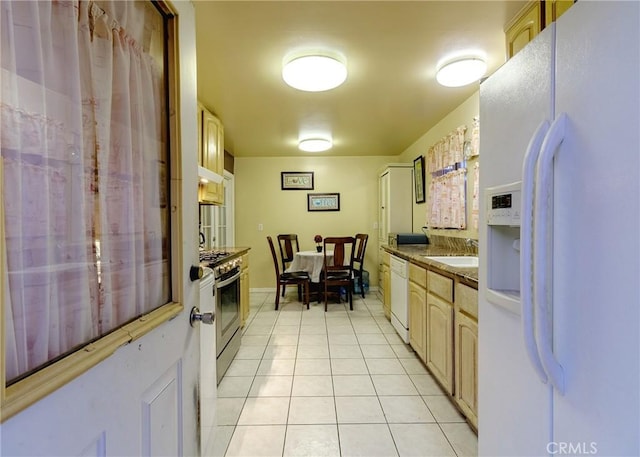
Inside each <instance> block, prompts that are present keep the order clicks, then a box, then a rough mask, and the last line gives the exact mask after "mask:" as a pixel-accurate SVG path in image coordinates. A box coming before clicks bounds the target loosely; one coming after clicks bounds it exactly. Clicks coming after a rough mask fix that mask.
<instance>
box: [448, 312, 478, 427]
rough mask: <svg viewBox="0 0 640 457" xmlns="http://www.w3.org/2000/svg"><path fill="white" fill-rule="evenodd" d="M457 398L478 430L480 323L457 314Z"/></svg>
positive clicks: (457, 401) (455, 345) (461, 407)
mask: <svg viewBox="0 0 640 457" xmlns="http://www.w3.org/2000/svg"><path fill="white" fill-rule="evenodd" d="M454 347H455V348H456V350H455V373H456V375H455V380H456V382H455V398H456V403H457V404H458V407H459V408H460V409H461V410H462V411H463V412H464V414H465V416H467V418H468V419H469V422H471V424H472V425H473V426H474V427H476V429H477V428H478V321H476V320H474V319H471V318H470V317H467V316H466V315H465V314H462V313H460V312H459V313H456V329H455V343H454Z"/></svg>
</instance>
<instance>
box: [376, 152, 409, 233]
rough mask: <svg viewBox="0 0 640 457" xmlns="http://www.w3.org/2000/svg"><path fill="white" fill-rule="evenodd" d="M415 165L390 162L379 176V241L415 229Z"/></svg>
mask: <svg viewBox="0 0 640 457" xmlns="http://www.w3.org/2000/svg"><path fill="white" fill-rule="evenodd" d="M412 176H413V165H412V164H407V163H399V164H389V165H387V166H386V168H385V169H384V171H382V172H381V173H380V177H379V187H378V190H379V213H378V242H379V243H380V244H387V243H388V239H389V233H409V232H412V231H413V197H412V195H413V194H412V192H413V178H412Z"/></svg>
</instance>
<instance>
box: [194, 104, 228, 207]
mask: <svg viewBox="0 0 640 457" xmlns="http://www.w3.org/2000/svg"><path fill="white" fill-rule="evenodd" d="M198 164H199V165H200V166H201V167H204V168H206V169H208V170H210V171H212V172H214V173H217V174H218V175H221V176H222V174H223V172H224V129H223V127H222V123H221V122H220V120H219V119H218V118H217V117H215V116H214V115H213V114H211V113H210V112H209V111H208V110H207V109H206V108H205V107H204V106H203V105H201V104H198ZM198 201H199V202H200V203H207V204H215V205H222V204H223V203H224V186H223V184H222V183H213V182H208V183H202V182H201V183H200V184H199V186H198Z"/></svg>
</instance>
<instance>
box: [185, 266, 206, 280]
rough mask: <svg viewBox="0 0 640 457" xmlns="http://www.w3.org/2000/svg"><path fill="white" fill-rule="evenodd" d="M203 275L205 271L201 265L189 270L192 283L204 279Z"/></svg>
mask: <svg viewBox="0 0 640 457" xmlns="http://www.w3.org/2000/svg"><path fill="white" fill-rule="evenodd" d="M203 275H204V269H203V268H202V267H201V266H200V265H198V266H193V267H191V269H190V270H189V278H190V279H191V280H192V281H197V280H198V279H202V276H203Z"/></svg>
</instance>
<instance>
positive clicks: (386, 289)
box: [379, 249, 391, 320]
mask: <svg viewBox="0 0 640 457" xmlns="http://www.w3.org/2000/svg"><path fill="white" fill-rule="evenodd" d="M380 259H381V260H380V276H379V277H380V284H381V287H382V290H381V291H380V296H381V298H382V308H383V310H384V316H385V317H386V318H387V319H388V320H391V268H390V266H389V264H390V262H391V259H390V256H389V253H388V252H387V251H385V250H383V249H380Z"/></svg>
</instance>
